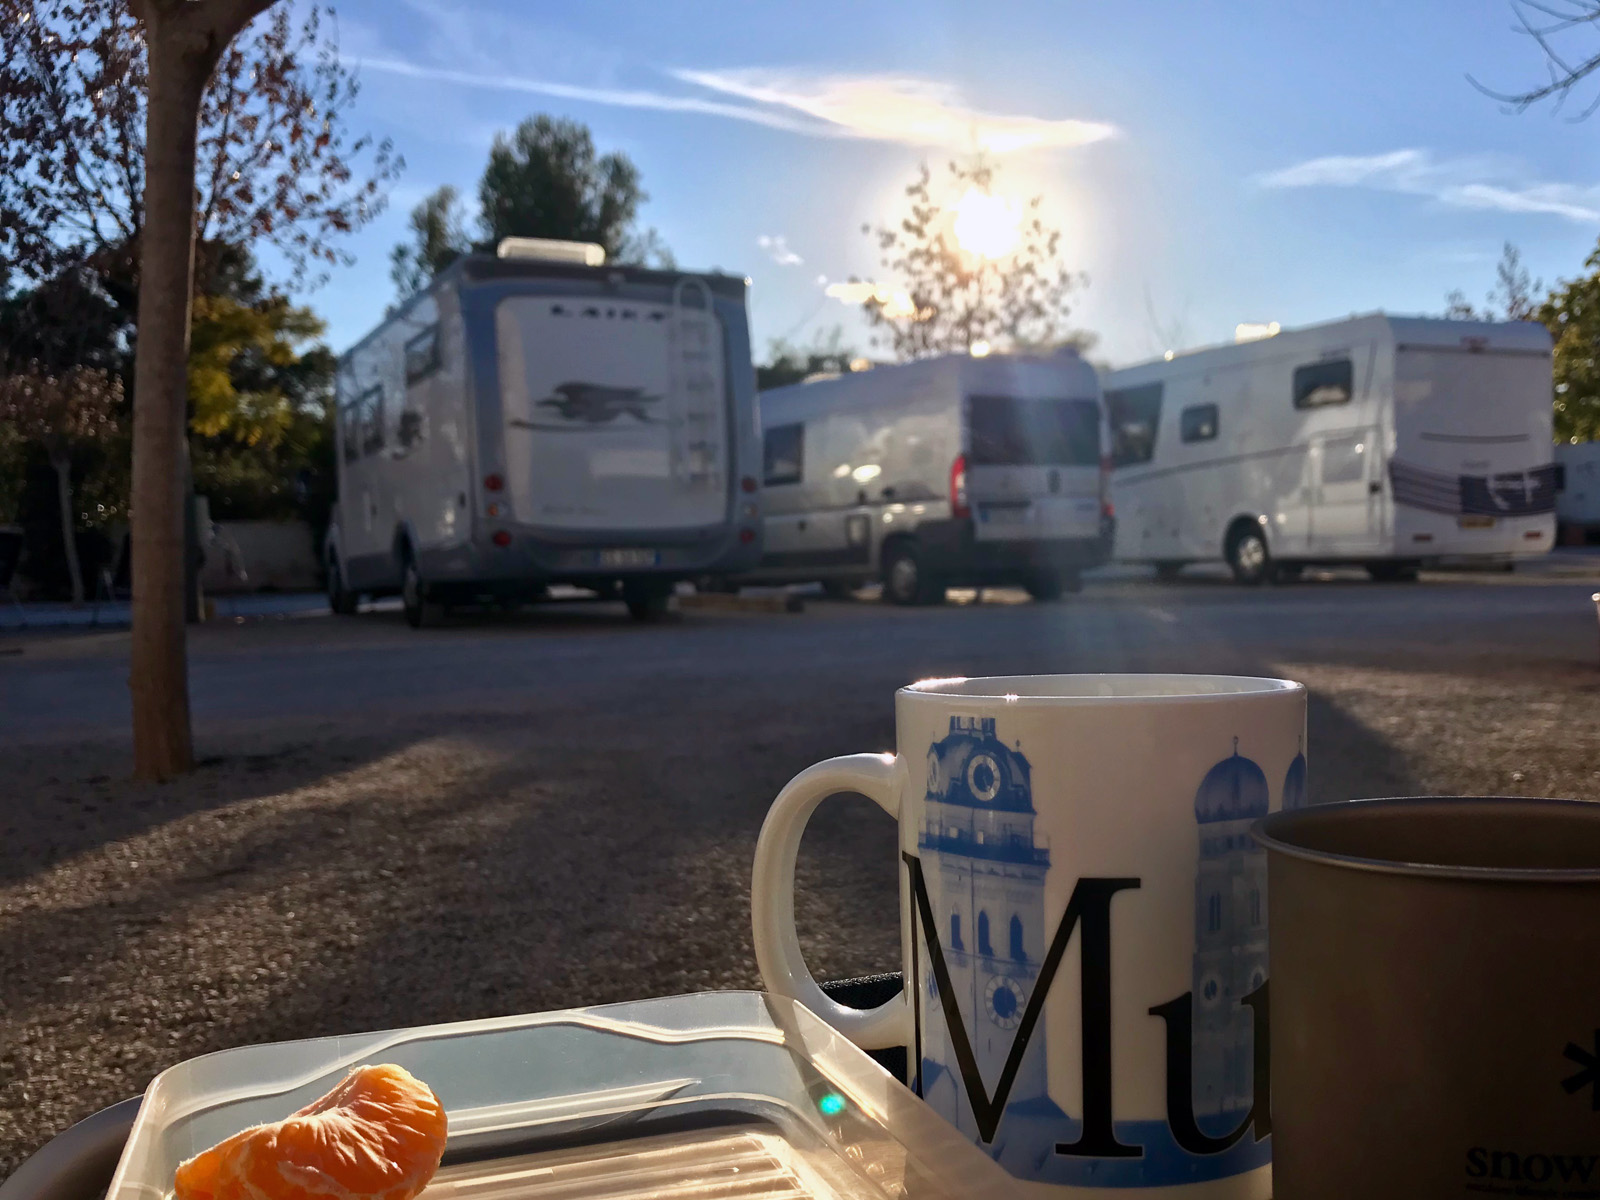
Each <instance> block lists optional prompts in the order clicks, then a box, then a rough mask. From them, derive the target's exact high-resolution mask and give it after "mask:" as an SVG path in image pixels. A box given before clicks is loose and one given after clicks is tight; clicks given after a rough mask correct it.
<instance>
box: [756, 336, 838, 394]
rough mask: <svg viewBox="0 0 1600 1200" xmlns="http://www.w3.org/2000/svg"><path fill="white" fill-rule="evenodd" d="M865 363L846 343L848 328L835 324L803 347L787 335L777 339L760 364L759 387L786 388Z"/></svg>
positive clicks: (762, 389) (757, 381)
mask: <svg viewBox="0 0 1600 1200" xmlns="http://www.w3.org/2000/svg"><path fill="white" fill-rule="evenodd" d="M861 365H865V364H864V363H861V362H860V361H859V360H858V359H857V356H856V352H855V351H854V350H852V349H851V348H850V347H848V346H846V345H845V344H844V330H843V329H842V328H840V327H839V326H838V325H835V326H834V327H833V328H832V329H830V330H829V331H828V332H827V333H826V334H825V335H823V334H819V335H818V336H817V337H815V338H813V339H812V342H811V345H809V346H807V347H804V348H801V347H799V346H795V345H793V344H792V343H790V342H789V341H787V340H786V339H784V338H773V339H772V341H771V342H769V343H768V345H767V361H766V362H765V363H763V364H760V365H758V366H757V367H756V390H757V391H762V392H764V391H767V390H768V389H770V388H776V387H786V386H787V385H789V384H791V383H799V382H801V381H802V380H804V379H806V378H807V377H809V376H811V375H818V374H822V373H824V372H835V373H838V374H841V375H842V374H844V373H845V372H847V371H851V370H854V369H856V367H857V366H861Z"/></svg>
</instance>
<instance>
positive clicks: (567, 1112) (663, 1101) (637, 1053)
mask: <svg viewBox="0 0 1600 1200" xmlns="http://www.w3.org/2000/svg"><path fill="white" fill-rule="evenodd" d="M376 1062H394V1063H399V1064H400V1065H401V1066H403V1067H405V1068H406V1069H407V1070H409V1071H411V1072H412V1073H413V1074H415V1075H416V1076H417V1077H418V1078H420V1079H423V1080H425V1081H426V1082H427V1083H428V1084H429V1086H431V1087H432V1088H433V1090H434V1092H435V1093H437V1095H438V1096H439V1098H440V1100H441V1101H442V1102H443V1103H444V1106H445V1108H446V1109H447V1111H448V1112H449V1115H450V1141H449V1145H448V1147H447V1148H446V1151H445V1156H444V1163H443V1165H442V1166H441V1167H440V1170H439V1173H438V1175H436V1176H435V1177H434V1181H433V1182H432V1183H431V1184H430V1185H429V1186H428V1189H427V1191H425V1192H424V1193H423V1197H424V1200H524V1198H526V1200H579V1198H580V1197H581V1198H582V1200H644V1198H645V1197H651V1198H657V1197H661V1198H664V1197H672V1198H673V1200H734V1198H748V1200H762V1198H765V1197H792V1198H794V1200H804V1198H807V1197H816V1198H817V1200H833V1198H841V1200H881V1198H886V1197H887V1198H890V1200H894V1198H899V1197H905V1198H907V1200H922V1198H924V1197H926V1198H929V1200H943V1198H946V1197H948V1198H949V1200H958V1198H960V1200H965V1198H967V1197H974V1196H984V1197H991V1196H992V1197H1000V1198H1005V1197H1013V1196H1019V1192H1018V1190H1017V1187H1016V1184H1015V1183H1014V1182H1013V1181H1012V1179H1011V1177H1010V1176H1009V1175H1008V1174H1006V1173H1005V1172H1004V1171H1003V1170H1001V1169H1000V1168H999V1167H998V1166H997V1165H996V1164H995V1163H994V1162H993V1161H992V1160H991V1159H990V1158H989V1157H988V1156H987V1155H986V1154H984V1153H983V1152H982V1151H981V1150H979V1149H978V1148H977V1147H976V1146H974V1145H973V1144H972V1143H971V1142H969V1141H967V1140H966V1139H965V1138H964V1137H962V1136H961V1134H960V1133H958V1132H957V1131H956V1130H955V1129H953V1128H951V1127H950V1126H949V1125H948V1124H946V1123H945V1122H944V1121H943V1120H942V1119H941V1118H940V1117H939V1116H938V1115H937V1114H935V1113H934V1112H933V1111H932V1110H931V1109H929V1108H927V1107H926V1106H925V1105H924V1104H923V1103H922V1101H920V1100H918V1099H917V1098H916V1097H915V1096H913V1095H912V1094H911V1092H910V1091H908V1090H907V1089H906V1088H905V1087H904V1086H902V1085H901V1084H900V1083H899V1082H898V1081H897V1080H895V1079H894V1078H893V1077H891V1076H890V1075H888V1074H887V1073H886V1072H884V1071H883V1070H882V1069H881V1068H880V1067H878V1066H877V1065H876V1064H875V1063H874V1062H873V1061H872V1060H871V1059H869V1058H868V1057H867V1056H866V1055H865V1054H864V1053H863V1052H862V1051H860V1050H859V1049H857V1048H856V1047H855V1046H853V1045H851V1044H850V1043H849V1042H848V1041H846V1040H845V1039H844V1038H843V1037H841V1036H840V1035H839V1034H837V1033H835V1032H834V1031H833V1030H832V1029H830V1028H829V1027H828V1026H827V1025H825V1024H823V1023H822V1022H821V1021H820V1020H818V1019H817V1018H816V1017H814V1016H812V1015H811V1014H810V1013H809V1012H808V1011H806V1010H805V1009H804V1008H802V1007H800V1006H799V1005H797V1004H794V1003H792V1002H791V1001H788V1000H783V999H779V998H777V997H773V996H767V995H764V994H762V993H759V992H709V993H703V994H700V995H693V996H679V997H673V998H669V999H663V1000H644V1001H639V1002H637V1003H630V1004H616V1005H608V1006H605V1007H599V1008H586V1009H572V1010H568V1011H565V1012H553V1013H541V1014H538V1015H534V1016H518V1017H501V1018H496V1019H493V1020H485V1021H467V1022H462V1023H459V1024H454V1025H434V1026H429V1027H422V1028H417V1029H403V1030H396V1031H392V1032H387V1033H368V1034H360V1035H357V1036H351V1037H331V1038H320V1039H316V1040H312V1041H303V1042H284V1043H279V1044H276V1045H268V1046H247V1047H243V1048H241V1049H237V1050H224V1051H221V1052H220V1053H217V1054H208V1055H206V1056H204V1057H202V1058H196V1059H192V1060H190V1061H189V1062H186V1063H182V1064H180V1065H178V1066H176V1067H173V1068H172V1069H170V1070H168V1071H164V1072H163V1073H162V1074H161V1075H159V1076H157V1077H156V1079H155V1081H154V1082H152V1083H151V1085H150V1088H149V1091H148V1092H147V1093H146V1094H145V1099H144V1104H143V1106H142V1107H141V1109H140V1112H139V1116H138V1119H137V1121H136V1122H135V1124H134V1127H133V1132H132V1135H131V1136H130V1137H129V1139H128V1144H127V1147H126V1149H125V1150H124V1151H123V1154H122V1160H121V1162H120V1163H119V1164H118V1166H117V1171H116V1175H115V1177H114V1178H113V1179H112V1182H111V1188H110V1190H109V1192H108V1193H107V1200H163V1198H164V1197H166V1196H167V1195H168V1194H169V1193H170V1191H171V1187H172V1176H173V1172H174V1170H175V1169H176V1168H177V1166H178V1163H179V1162H181V1161H182V1160H183V1159H185V1158H188V1157H190V1156H191V1155H194V1154H196V1153H198V1152H199V1151H201V1150H203V1149H205V1148H206V1147H208V1146H211V1145H213V1144H215V1143H216V1142H218V1141H220V1140H221V1139H223V1138H225V1137H227V1136H229V1135H230V1134H233V1133H236V1132H237V1131H238V1130H240V1129H243V1128H245V1127H246V1126H248V1125H254V1124H258V1123H260V1122H265V1121H276V1120H279V1119H281V1118H283V1117H285V1116H287V1115H288V1114H289V1113H291V1112H293V1111H294V1110H295V1109H297V1108H300V1107H301V1106H303V1105H305V1104H307V1103H309V1102H310V1101H312V1100H314V1099H316V1098H317V1097H318V1096H320V1095H322V1094H323V1093H324V1092H326V1091H327V1090H328V1089H329V1088H331V1087H332V1086H333V1085H334V1083H336V1082H337V1081H338V1080H339V1079H341V1078H342V1077H343V1076H344V1074H345V1073H346V1072H347V1071H348V1070H349V1069H350V1068H352V1067H356V1066H359V1065H361V1064H362V1063H376Z"/></svg>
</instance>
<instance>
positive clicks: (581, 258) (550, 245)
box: [495, 237, 606, 267]
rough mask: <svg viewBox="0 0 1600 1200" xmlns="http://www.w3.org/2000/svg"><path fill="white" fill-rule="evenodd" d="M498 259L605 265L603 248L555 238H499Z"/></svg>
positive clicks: (594, 265)
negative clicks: (526, 259) (527, 259)
mask: <svg viewBox="0 0 1600 1200" xmlns="http://www.w3.org/2000/svg"><path fill="white" fill-rule="evenodd" d="M495 254H496V255H497V256H498V257H500V258H532V259H538V260H540V261H541V262H563V263H572V264H574V265H576V266H580V267H603V266H605V264H606V251H605V247H604V246H597V245H595V243H593V242H562V241H557V240H556V239H555V238H523V237H509V238H501V239H500V244H499V245H498V246H497V247H495Z"/></svg>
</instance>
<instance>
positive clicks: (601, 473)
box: [326, 242, 761, 625]
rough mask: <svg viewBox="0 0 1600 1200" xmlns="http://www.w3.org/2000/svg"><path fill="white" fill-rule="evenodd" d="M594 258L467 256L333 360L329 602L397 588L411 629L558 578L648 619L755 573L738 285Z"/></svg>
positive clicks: (535, 247) (532, 247)
mask: <svg viewBox="0 0 1600 1200" xmlns="http://www.w3.org/2000/svg"><path fill="white" fill-rule="evenodd" d="M578 251H582V254H579V253H578ZM597 258H603V255H600V254H599V248H598V247H583V246H578V247H575V248H573V247H571V246H570V244H567V243H556V244H554V245H552V244H549V243H537V242H534V243H520V244H512V245H508V246H503V247H502V254H501V255H500V256H490V255H470V256H467V257H465V258H463V259H461V260H459V261H458V262H456V263H455V264H454V265H452V266H451V267H450V268H448V269H447V270H446V271H444V272H443V273H442V274H440V276H439V277H438V278H437V279H436V280H435V281H434V282H433V284H432V285H431V286H430V287H429V288H428V289H427V290H426V291H424V292H422V293H421V294H419V295H417V296H415V297H414V298H412V299H411V300H410V301H408V302H407V303H406V304H405V305H403V306H402V307H401V308H400V309H399V310H398V311H396V312H395V313H393V314H392V315H391V316H390V317H389V318H388V319H387V320H385V321H384V322H383V324H381V325H380V326H379V327H378V328H377V329H375V330H374V331H373V332H372V333H371V334H369V335H368V336H367V337H366V338H364V339H363V340H362V341H361V342H360V343H359V344H357V345H356V346H355V347H354V348H353V349H352V350H350V351H349V352H348V353H347V354H346V355H345V356H344V358H343V359H342V360H341V362H340V365H339V373H338V414H339V451H338V460H339V495H338V501H337V504H336V505H335V508H334V519H333V523H332V526H331V528H330V530H329V534H328V539H327V550H326V553H327V563H326V566H327V572H328V589H329V598H330V601H331V603H332V605H333V607H334V610H335V611H337V612H351V611H354V608H355V604H356V601H357V599H358V598H359V597H360V596H361V595H362V594H366V595H382V594H392V593H395V592H398V593H400V594H401V596H402V597H403V599H404V604H405V611H406V615H407V618H408V619H409V620H410V621H411V623H412V624H413V625H417V624H421V623H423V622H424V621H426V620H427V619H429V618H430V617H432V616H435V615H437V614H439V613H440V612H442V610H443V609H444V608H446V607H447V606H450V605H453V604H471V603H477V602H481V601H485V600H499V601H519V600H526V599H537V598H539V597H540V596H542V595H544V594H546V591H547V589H548V587H549V586H550V585H551V584H558V583H560V584H575V585H577V586H580V587H585V588H592V589H594V590H595V591H597V592H599V593H600V594H602V595H607V596H612V595H615V596H620V597H621V598H622V599H624V600H625V601H626V602H627V604H628V608H629V610H630V611H631V612H632V613H633V614H634V615H635V616H636V617H640V618H648V617H651V616H655V615H657V614H659V613H660V612H662V611H663V610H664V609H665V607H666V604H667V598H668V596H669V595H670V594H671V591H672V588H673V585H674V584H675V582H676V581H678V580H683V579H690V578H695V577H699V576H704V575H718V574H724V573H728V572H733V571H738V570H742V569H745V568H748V567H750V566H753V565H754V564H755V562H756V560H757V558H758V556H759V553H760V529H761V525H760V500H759V489H758V483H757V476H758V474H759V464H760V453H761V444H760V435H759V432H758V429H757V424H756V414H755V386H754V372H753V369H752V367H751V361H750V338H749V329H748V324H747V320H746V311H745V292H746V281H745V280H743V279H739V278H731V277H728V276H724V275H691V274H685V273H682V272H678V271H656V270H645V269H641V268H634V267H607V266H596V265H593V264H594V263H595V261H596V260H597Z"/></svg>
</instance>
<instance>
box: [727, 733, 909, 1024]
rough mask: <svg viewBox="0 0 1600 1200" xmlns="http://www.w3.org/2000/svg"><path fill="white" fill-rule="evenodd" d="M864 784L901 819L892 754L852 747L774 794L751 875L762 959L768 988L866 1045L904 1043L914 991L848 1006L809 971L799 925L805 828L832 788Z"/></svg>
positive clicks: (843, 789) (860, 787) (863, 788)
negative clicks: (798, 872)
mask: <svg viewBox="0 0 1600 1200" xmlns="http://www.w3.org/2000/svg"><path fill="white" fill-rule="evenodd" d="M839 792H860V793H861V794H862V795H863V796H866V797H867V798H868V799H869V800H872V801H874V802H876V804H877V805H878V807H879V808H881V809H883V811H884V812H886V813H888V814H889V815H890V816H891V817H893V818H895V820H897V821H898V820H899V819H900V790H899V778H898V772H897V770H896V768H895V757H894V755H892V754H848V755H845V756H844V757H843V758H830V759H828V760H827V761H826V762H820V763H817V764H816V766H813V767H807V768H806V769H805V770H804V771H801V772H800V774H798V775H796V776H795V777H794V778H793V779H791V780H790V781H789V782H788V783H787V784H786V785H785V786H784V789H783V791H781V792H779V793H778V798H777V799H776V800H774V801H773V802H772V808H771V809H770V810H769V811H768V812H767V819H766V821H765V822H763V824H762V826H761V836H760V837H759V838H757V839H756V862H755V870H754V871H753V873H752V876H751V883H750V917H751V923H752V925H753V926H754V932H755V943H756V965H757V966H758V967H760V969H761V980H762V983H763V984H764V985H765V987H766V989H767V991H769V992H773V993H775V994H776V995H779V996H787V997H788V998H789V999H791V1000H797V1001H799V1002H800V1003H801V1004H803V1005H805V1006H806V1007H807V1008H809V1009H810V1010H811V1011H812V1012H814V1013H815V1014H816V1015H817V1016H819V1017H821V1018H822V1019H823V1020H824V1021H826V1022H827V1023H828V1024H829V1025H832V1026H833V1027H834V1028H835V1029H837V1030H838V1031H839V1032H840V1033H842V1034H844V1035H845V1037H847V1038H849V1039H850V1040H851V1041H852V1042H854V1043H855V1044H856V1045H858V1046H860V1047H861V1048H862V1049H864V1050H882V1049H885V1048H887V1047H890V1046H905V1045H908V1044H909V1043H910V1041H911V1004H910V995H911V993H910V991H909V988H908V989H907V990H902V991H901V993H900V995H898V996H896V997H895V998H894V999H893V1000H890V1001H889V1002H888V1003H886V1004H881V1005H879V1006H878V1007H877V1008H870V1009H865V1010H863V1009H859V1008H846V1007H845V1006H844V1005H842V1004H839V1003H838V1002H837V1001H835V1000H833V999H831V998H829V997H828V996H827V995H826V994H825V993H824V992H823V990H822V988H821V987H819V986H818V985H817V981H816V980H815V979H813V978H811V972H810V971H808V970H807V969H806V963H805V957H804V956H803V955H802V954H801V953H800V939H799V937H798V935H797V934H796V933H795V927H794V864H795V856H796V854H798V853H799V850H800V835H801V834H803V833H804V832H805V828H806V822H807V821H809V820H810V819H811V814H812V813H814V812H816V811H817V806H818V805H820V804H821V803H822V802H823V801H824V800H826V799H827V798H828V797H829V796H833V795H837V794H838V793H839Z"/></svg>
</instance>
